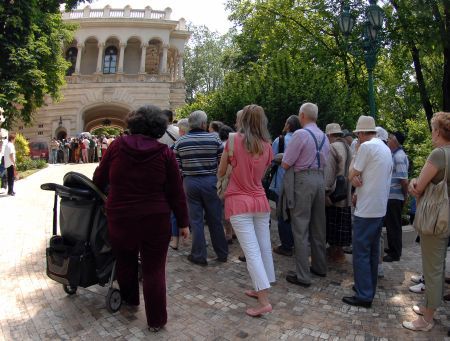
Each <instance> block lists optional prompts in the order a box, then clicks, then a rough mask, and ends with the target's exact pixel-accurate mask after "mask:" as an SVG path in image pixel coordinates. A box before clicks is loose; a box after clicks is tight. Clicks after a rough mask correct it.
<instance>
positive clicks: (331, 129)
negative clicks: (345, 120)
mask: <svg viewBox="0 0 450 341" xmlns="http://www.w3.org/2000/svg"><path fill="white" fill-rule="evenodd" d="M325 134H327V135H332V134H341V135H344V133H343V132H342V130H341V126H340V125H339V124H337V123H330V124H327V126H326V127H325Z"/></svg>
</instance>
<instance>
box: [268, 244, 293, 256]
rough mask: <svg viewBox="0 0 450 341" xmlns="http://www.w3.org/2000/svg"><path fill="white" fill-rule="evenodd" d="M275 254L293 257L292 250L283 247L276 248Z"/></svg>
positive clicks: (274, 249)
mask: <svg viewBox="0 0 450 341" xmlns="http://www.w3.org/2000/svg"><path fill="white" fill-rule="evenodd" d="M273 252H275V253H276V254H278V255H282V256H288V257H290V256H292V254H293V252H292V250H286V249H284V248H283V247H282V246H281V245H280V246H277V247H274V248H273Z"/></svg>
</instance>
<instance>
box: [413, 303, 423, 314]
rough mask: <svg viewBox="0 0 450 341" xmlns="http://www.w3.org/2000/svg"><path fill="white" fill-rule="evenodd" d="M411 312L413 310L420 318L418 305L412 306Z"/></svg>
mask: <svg viewBox="0 0 450 341" xmlns="http://www.w3.org/2000/svg"><path fill="white" fill-rule="evenodd" d="M412 310H413V311H414V312H415V313H416V314H417V315H420V316H422V315H423V313H422V312H421V311H420V307H419V306H418V305H415V306H413V307H412Z"/></svg>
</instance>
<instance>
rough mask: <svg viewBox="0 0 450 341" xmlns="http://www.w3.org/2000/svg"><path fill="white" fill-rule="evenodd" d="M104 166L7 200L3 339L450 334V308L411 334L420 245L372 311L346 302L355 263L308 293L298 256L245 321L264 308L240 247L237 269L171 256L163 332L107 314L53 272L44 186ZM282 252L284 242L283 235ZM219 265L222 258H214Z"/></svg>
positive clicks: (284, 265)
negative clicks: (298, 277)
mask: <svg viewBox="0 0 450 341" xmlns="http://www.w3.org/2000/svg"><path fill="white" fill-rule="evenodd" d="M94 168H95V165H92V164H90V165H68V166H64V165H56V166H50V167H49V168H47V169H45V170H42V171H40V172H38V173H35V174H33V175H31V176H30V177H28V178H26V179H23V180H20V181H18V182H17V184H16V193H17V195H16V197H6V196H0V214H1V225H0V328H1V329H0V339H5V340H30V339H31V340H60V339H69V340H100V339H107V340H112V339H119V340H122V339H125V340H137V339H152V340H153V339H155V340H240V339H246V340H443V339H446V338H445V337H446V335H447V327H448V326H450V321H449V311H450V309H449V308H448V306H447V304H445V305H444V306H443V307H442V308H440V309H439V310H438V313H437V325H436V327H435V328H434V329H433V330H432V331H431V332H428V333H424V332H422V333H420V332H419V333H415V332H411V331H407V330H405V329H403V328H402V327H401V321H403V320H404V319H412V318H414V313H413V312H412V311H411V309H410V307H411V306H412V305H413V304H416V303H419V302H421V299H422V297H421V296H420V295H417V294H412V293H410V292H408V286H409V285H410V284H411V283H410V281H409V278H410V276H411V275H412V274H416V273H417V272H418V271H420V269H421V264H420V256H419V255H420V253H419V248H418V247H417V246H412V247H409V248H408V249H406V250H405V252H404V257H403V258H402V261H401V262H396V263H390V264H385V275H386V278H385V279H382V280H380V282H379V287H378V291H377V296H376V298H375V300H374V304H373V307H372V308H371V309H364V308H354V307H350V306H348V305H345V304H343V303H342V302H341V298H342V296H344V295H351V294H352V290H351V286H352V270H351V263H350V259H349V262H348V263H347V264H344V265H340V266H337V267H331V266H330V267H329V272H328V276H327V277H326V278H318V277H314V278H313V285H312V286H311V287H310V288H308V289H303V288H300V287H297V286H294V285H291V284H289V283H287V282H286V281H285V280H284V275H285V274H286V271H287V270H290V269H292V268H293V259H292V258H291V257H282V256H278V255H275V256H274V257H275V269H276V275H277V280H278V282H277V284H276V285H275V286H274V287H273V288H272V290H271V301H272V304H273V306H274V311H273V313H272V314H269V315H266V316H264V317H262V318H251V317H248V316H246V315H245V307H246V306H247V305H251V304H253V303H254V301H253V300H252V299H251V298H248V297H246V296H245V295H244V294H243V292H244V290H245V289H248V288H250V279H249V277H248V273H247V270H246V266H245V263H241V262H240V261H238V260H237V256H238V255H239V245H238V243H237V242H235V243H234V244H233V245H231V248H230V257H229V262H228V263H226V264H222V263H220V264H217V263H215V262H214V261H210V265H209V266H208V267H206V268H203V267H198V266H194V265H191V264H190V263H189V262H188V261H187V260H186V255H187V254H188V252H189V246H188V245H184V246H183V247H181V248H180V250H179V251H173V250H170V252H169V258H168V267H167V277H168V310H169V322H168V324H167V326H166V328H165V329H164V330H162V331H161V332H159V333H157V334H154V333H150V332H149V331H147V329H146V323H145V316H144V308H143V307H142V306H141V307H140V308H139V310H138V311H137V312H136V311H131V310H129V309H127V308H122V309H121V310H120V311H119V312H117V313H115V314H110V313H109V312H108V311H107V310H106V308H105V298H104V295H106V292H107V290H106V288H102V287H99V286H94V287H91V288H89V289H79V290H78V292H77V294H76V295H74V296H71V297H69V296H67V295H66V294H65V293H64V291H63V290H62V287H61V285H59V284H58V283H56V282H54V281H52V280H50V279H49V278H47V276H46V274H45V247H46V245H47V242H48V239H49V237H50V235H51V226H52V205H53V202H52V199H53V194H52V193H51V192H45V191H42V190H40V188H39V186H40V184H41V183H44V182H59V183H60V182H62V177H63V175H64V174H65V173H66V172H67V171H69V170H75V171H79V172H82V173H84V174H86V175H88V176H91V175H92V173H93V170H94ZM272 239H273V245H277V244H278V236H277V233H276V231H273V233H272ZM210 257H211V258H213V257H214V255H213V254H212V251H211V253H210ZM447 339H448V338H447ZM449 340H450V339H449Z"/></svg>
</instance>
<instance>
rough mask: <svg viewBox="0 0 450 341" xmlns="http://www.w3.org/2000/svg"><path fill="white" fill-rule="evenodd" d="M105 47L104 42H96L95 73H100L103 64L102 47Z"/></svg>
mask: <svg viewBox="0 0 450 341" xmlns="http://www.w3.org/2000/svg"><path fill="white" fill-rule="evenodd" d="M104 48H105V43H98V56H97V70H96V72H97V73H102V65H103V49H104Z"/></svg>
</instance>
